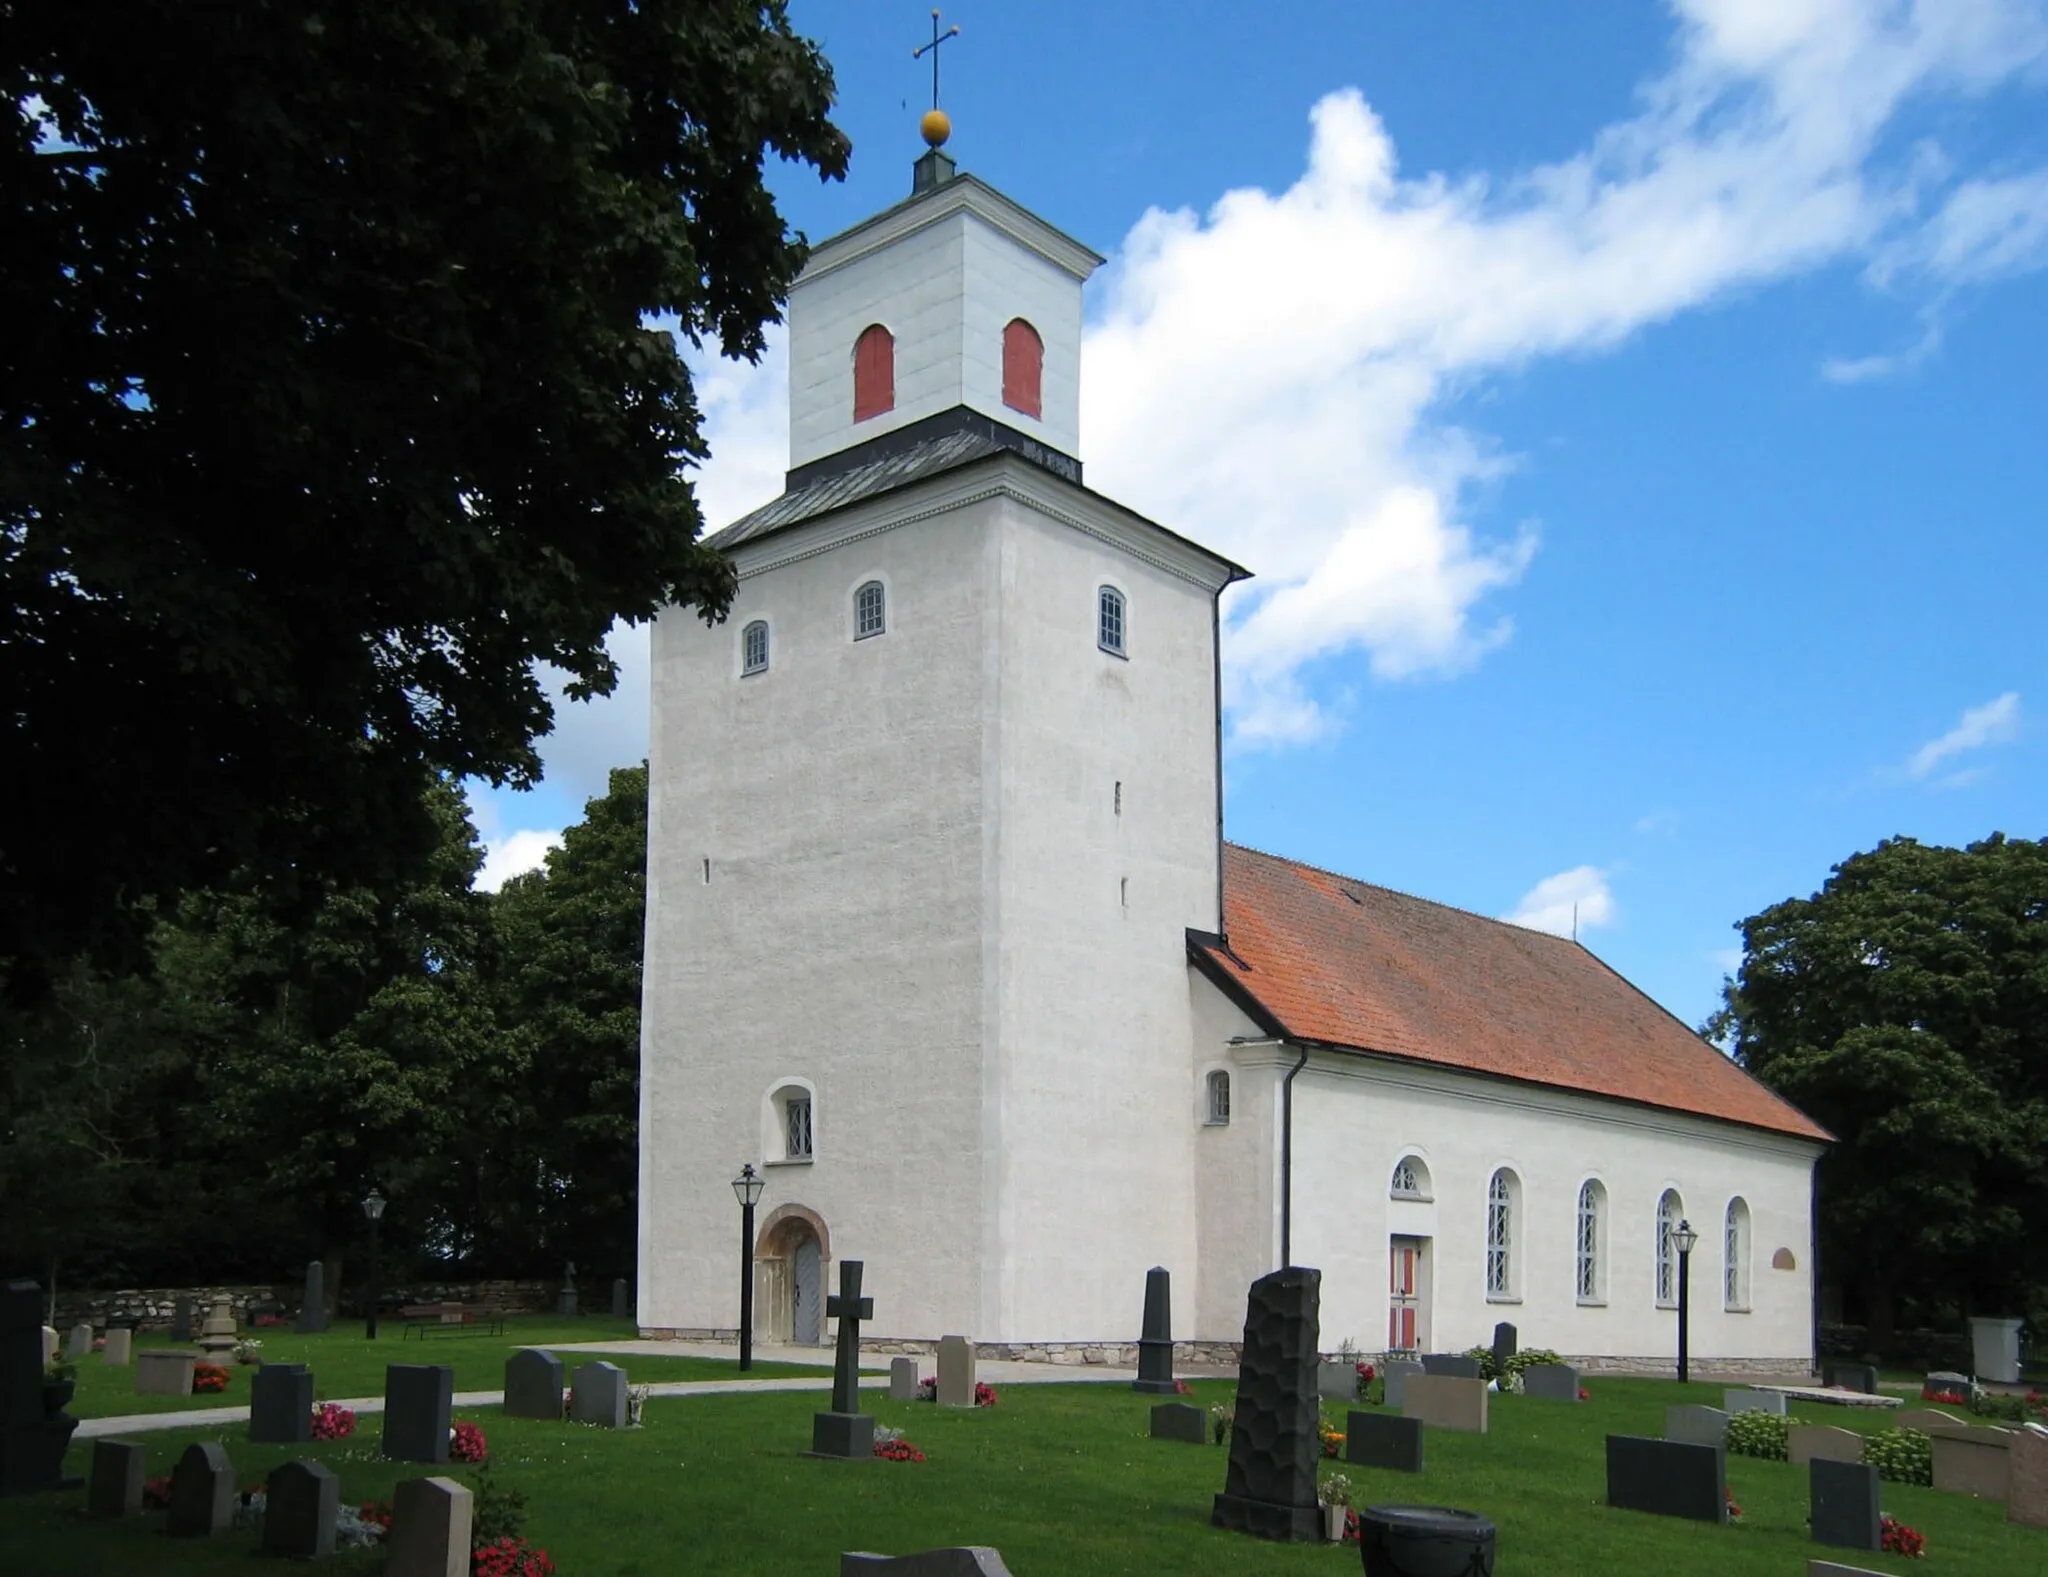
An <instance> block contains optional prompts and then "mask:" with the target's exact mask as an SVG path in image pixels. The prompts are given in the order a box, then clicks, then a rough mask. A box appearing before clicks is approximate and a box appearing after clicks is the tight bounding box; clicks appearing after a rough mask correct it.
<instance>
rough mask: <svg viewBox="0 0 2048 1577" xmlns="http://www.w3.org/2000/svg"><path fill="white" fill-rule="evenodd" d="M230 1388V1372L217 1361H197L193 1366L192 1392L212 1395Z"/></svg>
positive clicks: (200, 1394)
mask: <svg viewBox="0 0 2048 1577" xmlns="http://www.w3.org/2000/svg"><path fill="white" fill-rule="evenodd" d="M227 1388H228V1372H227V1370H226V1369H224V1368H222V1367H221V1366H220V1365H219V1364H217V1363H195V1364H194V1365H193V1366H192V1394H193V1395H194V1396H211V1395H213V1394H214V1393H215V1392H219V1391H225V1390H226V1389H227Z"/></svg>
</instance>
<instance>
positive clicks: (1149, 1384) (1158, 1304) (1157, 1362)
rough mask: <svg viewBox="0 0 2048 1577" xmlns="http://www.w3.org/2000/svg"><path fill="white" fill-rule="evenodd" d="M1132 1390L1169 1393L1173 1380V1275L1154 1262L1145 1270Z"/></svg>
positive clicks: (1154, 1393) (1168, 1394)
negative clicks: (1142, 1317) (1142, 1321)
mask: <svg viewBox="0 0 2048 1577" xmlns="http://www.w3.org/2000/svg"><path fill="white" fill-rule="evenodd" d="M1131 1389H1132V1390H1133V1391H1146V1392H1149V1393H1150V1394H1152V1395H1153V1396H1171V1395H1173V1393H1174V1390H1175V1386H1174V1383H1173V1276H1172V1274H1171V1273H1170V1272H1168V1271H1167V1270H1165V1269H1164V1268H1163V1267H1161V1266H1158V1265H1154V1266H1153V1267H1152V1268H1151V1269H1150V1270H1148V1271H1146V1272H1145V1324H1144V1328H1143V1329H1142V1330H1140V1331H1139V1332H1138V1378H1137V1379H1135V1380H1133V1381H1132V1382H1131Z"/></svg>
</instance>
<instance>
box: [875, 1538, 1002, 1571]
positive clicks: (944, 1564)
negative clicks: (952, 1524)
mask: <svg viewBox="0 0 2048 1577" xmlns="http://www.w3.org/2000/svg"><path fill="white" fill-rule="evenodd" d="M839 1577H1010V1568H1009V1567H1007V1566H1005V1565H1004V1564H1003V1557H1002V1556H1001V1554H999V1553H998V1552H997V1551H996V1550H994V1549H992V1548H991V1547H990V1546H988V1545H986V1544H971V1545H962V1546H961V1547H959V1548H958V1549H951V1550H925V1551H923V1552H922V1553H920V1554H917V1555H871V1554H869V1553H868V1552H867V1551H866V1550H850V1551H848V1552H846V1553H845V1554H843V1555H841V1556H840V1557H839Z"/></svg>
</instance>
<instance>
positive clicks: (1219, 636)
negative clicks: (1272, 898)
mask: <svg viewBox="0 0 2048 1577" xmlns="http://www.w3.org/2000/svg"><path fill="white" fill-rule="evenodd" d="M1209 672H1210V676H1211V679H1212V682H1213V684H1214V687H1215V701H1214V706H1213V710H1214V711H1215V714H1216V935H1217V936H1218V937H1220V938H1221V939H1222V942H1223V946H1224V949H1225V950H1226V951H1228V949H1229V947H1230V930H1229V922H1228V921H1226V920H1225V919H1224V918H1223V588H1222V587H1220V586H1219V587H1217V589H1216V595H1215V596H1213V597H1211V598H1210V599H1209Z"/></svg>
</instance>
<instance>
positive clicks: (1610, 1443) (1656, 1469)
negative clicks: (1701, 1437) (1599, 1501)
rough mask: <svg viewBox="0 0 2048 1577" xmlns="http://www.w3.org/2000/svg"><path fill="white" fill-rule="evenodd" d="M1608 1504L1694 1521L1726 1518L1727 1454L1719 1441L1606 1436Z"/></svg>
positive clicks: (1715, 1520)
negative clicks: (1712, 1443) (1711, 1443)
mask: <svg viewBox="0 0 2048 1577" xmlns="http://www.w3.org/2000/svg"><path fill="white" fill-rule="evenodd" d="M1607 1504H1608V1505H1610V1506H1618V1507H1620V1508H1621V1509H1622V1510H1624V1511H1649V1512H1655V1513H1656V1514H1657V1515H1658V1516H1660V1517H1690V1518H1692V1519H1693V1520H1694V1521H1695V1522H1726V1521H1727V1520H1728V1457H1727V1453H1725V1452H1724V1451H1723V1450H1722V1449H1721V1448H1720V1447H1719V1446H1701V1445H1692V1444H1690V1443H1688V1442H1686V1441H1682V1440H1646V1439H1643V1438H1642V1437H1641V1436H1638V1435H1609V1436H1608V1437H1607Z"/></svg>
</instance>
